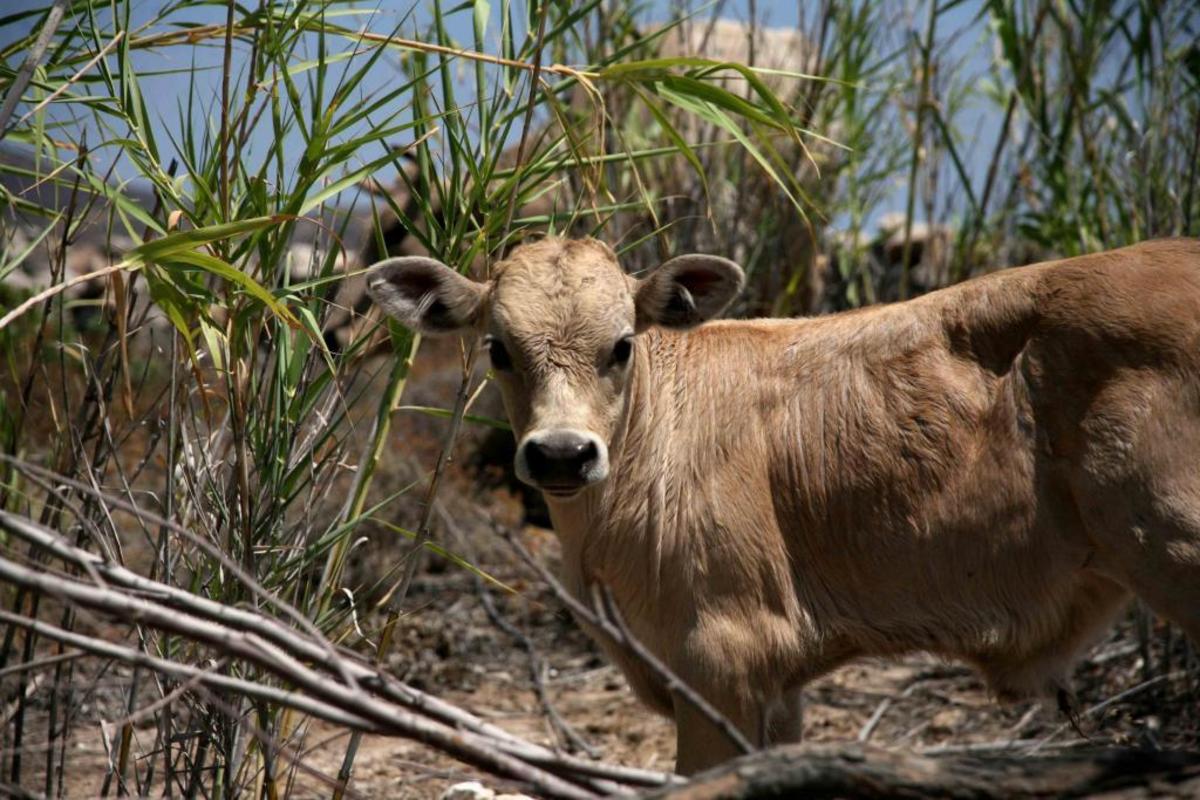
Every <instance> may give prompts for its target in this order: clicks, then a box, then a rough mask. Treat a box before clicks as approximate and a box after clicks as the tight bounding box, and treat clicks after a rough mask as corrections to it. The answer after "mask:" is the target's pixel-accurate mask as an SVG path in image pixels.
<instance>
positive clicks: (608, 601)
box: [497, 527, 755, 753]
mask: <svg viewBox="0 0 1200 800" xmlns="http://www.w3.org/2000/svg"><path fill="white" fill-rule="evenodd" d="M497 531H498V532H499V533H500V535H501V536H503V537H504V539H505V540H506V541H507V542H508V543H509V544H510V545H512V546H513V548H514V549H515V550H516V551H517V553H518V554H520V556H521V558H522V560H524V561H525V563H526V564H528V565H529V566H530V567H531V568H533V570H534V571H535V572H537V574H538V575H539V576H540V577H541V578H542V580H544V581H546V583H548V584H550V588H551V589H553V590H554V595H555V596H556V597H557V598H558V599H559V600H560V601H561V602H562V603H564V604H565V605H566V606H567V608H569V609H570V610H571V612H572V613H573V614H575V616H576V617H578V618H579V619H581V620H583V621H584V622H586V623H587V624H588V625H590V626H592V627H593V628H595V629H596V630H598V631H600V632H601V633H603V634H604V635H605V636H606V637H607V638H608V639H609V640H610V641H612V642H613V643H614V644H615V645H617V646H618V647H620V648H622V649H624V650H626V651H628V652H629V653H630V654H632V655H633V656H634V657H636V658H637V659H638V660H639V661H641V662H642V663H643V664H645V665H646V666H647V667H649V668H650V669H651V671H652V672H654V673H655V675H656V676H657V677H658V678H659V679H660V680H661V681H662V682H663V684H664V685H665V686H666V687H667V689H668V691H670V692H671V693H672V694H673V695H676V696H677V697H679V698H681V699H682V700H684V701H685V702H686V703H687V704H688V705H690V706H692V707H693V708H695V709H696V710H697V711H699V712H700V713H701V715H703V716H704V717H705V718H706V719H707V720H708V721H709V722H711V723H713V725H715V726H716V727H717V729H718V730H720V731H721V732H722V733H724V734H725V735H726V736H727V737H728V738H729V740H730V741H731V742H733V744H734V745H735V746H736V747H737V748H738V749H739V750H741V751H742V752H743V753H753V752H754V750H755V747H754V745H752V744H751V743H750V741H749V740H748V739H747V738H746V737H745V735H744V734H742V732H741V731H739V730H738V729H737V727H736V726H735V725H734V724H733V723H732V722H730V721H729V719H728V717H726V716H725V715H724V714H722V713H721V712H720V711H718V710H717V709H716V708H714V707H713V705H712V704H711V703H709V702H708V701H707V700H705V699H704V698H703V697H702V696H701V695H700V694H699V693H697V692H696V690H695V689H693V688H692V687H690V686H688V685H687V684H686V683H685V682H684V681H683V680H681V679H680V678H679V676H678V675H676V674H675V673H674V672H672V671H671V669H670V667H668V666H667V665H666V664H664V663H663V662H662V661H661V660H660V659H659V658H658V657H657V656H655V655H654V654H653V653H651V652H650V651H649V650H647V649H646V647H645V646H644V645H643V644H642V643H641V642H639V641H638V640H637V639H636V638H635V637H634V636H633V635H632V634H631V633H630V632H629V629H628V628H626V627H625V621H624V620H623V619H622V618H621V615H620V611H619V610H618V609H617V607H616V604H615V603H613V602H612V595H611V593H610V592H609V591H608V588H607V587H599V586H597V587H594V588H595V589H597V590H598V591H600V592H601V594H602V595H603V597H602V598H601V599H602V600H604V603H603V604H600V605H599V607H598V608H596V609H592V608H589V607H588V606H587V605H585V604H584V603H582V602H581V601H580V600H579V599H578V598H576V597H575V596H574V595H573V594H571V593H570V592H569V591H567V587H565V586H563V585H562V583H561V582H560V581H559V580H558V579H557V578H556V577H554V575H552V574H551V573H550V571H549V570H548V569H546V568H545V567H544V566H542V564H541V563H540V562H538V560H537V559H536V558H534V557H533V555H532V554H531V553H530V552H529V551H528V550H526V549H525V547H524V546H523V545H522V544H521V543H520V542H518V541H517V539H516V537H514V536H513V535H512V534H511V533H509V532H508V531H505V530H503V529H501V528H499V527H497Z"/></svg>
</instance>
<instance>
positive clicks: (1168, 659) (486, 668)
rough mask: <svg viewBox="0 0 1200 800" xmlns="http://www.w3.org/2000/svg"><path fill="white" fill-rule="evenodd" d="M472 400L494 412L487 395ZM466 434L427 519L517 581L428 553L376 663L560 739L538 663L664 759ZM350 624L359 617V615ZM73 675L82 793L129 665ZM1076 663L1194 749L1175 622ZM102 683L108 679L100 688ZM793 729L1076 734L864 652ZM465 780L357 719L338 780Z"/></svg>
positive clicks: (593, 745) (660, 740) (442, 400)
mask: <svg viewBox="0 0 1200 800" xmlns="http://www.w3.org/2000/svg"><path fill="white" fill-rule="evenodd" d="M419 373H420V374H417V375H415V376H414V381H413V384H412V388H413V394H412V395H410V396H406V402H408V403H413V404H417V405H440V406H442V407H444V406H445V405H447V402H446V400H447V395H448V394H452V392H453V390H454V389H455V388H456V387H457V383H458V378H457V375H456V374H454V373H455V371H454V370H435V371H434V374H429V373H428V372H422V371H419ZM493 402H494V401H493ZM482 412H487V413H490V414H494V413H497V409H495V408H494V407H493V408H491V409H486V408H485V409H481V413H482ZM401 416H404V415H401ZM409 416H411V417H412V419H411V420H407V421H404V422H400V423H398V425H397V429H396V432H395V440H396V442H397V444H396V448H395V452H396V454H400V453H402V454H403V459H404V463H391V464H390V465H389V466H390V469H388V470H384V471H383V474H382V477H381V480H382V481H383V483H384V485H381V486H380V487H379V491H380V493H381V494H383V493H386V492H387V491H389V486H388V485H387V484H389V483H395V484H402V483H406V482H408V481H409V480H411V477H412V474H411V467H412V464H413V463H419V464H432V463H433V459H434V455H435V454H436V451H437V449H438V442H439V441H440V439H441V434H442V428H441V425H442V424H443V423H441V422H440V421H437V420H432V421H431V420H430V419H429V418H424V417H419V416H418V415H409ZM480 439H481V435H480V434H479V433H478V432H474V433H472V432H467V441H466V442H465V443H464V447H462V448H460V449H459V459H458V463H457V464H456V466H455V468H454V469H452V471H451V474H450V476H449V479H448V483H447V484H446V486H445V487H444V490H443V492H442V494H441V498H442V501H443V503H444V505H445V507H446V509H447V512H448V515H447V516H448V517H450V518H452V519H453V520H455V523H454V526H453V528H452V529H449V528H447V527H446V525H442V526H441V528H440V529H439V531H438V534H437V535H438V536H439V538H440V539H441V542H442V544H443V545H445V546H446V547H447V548H449V549H450V550H452V551H454V552H457V553H460V554H461V555H463V556H464V557H466V558H468V559H469V560H471V561H472V562H473V563H475V564H477V565H479V566H480V567H481V568H482V569H484V570H486V571H487V572H488V573H489V574H490V575H492V576H494V577H495V578H496V579H498V580H499V581H502V582H503V583H505V584H506V585H508V586H509V587H511V588H512V589H513V590H515V592H514V593H509V592H506V591H504V590H501V589H499V588H496V587H495V586H490V585H489V584H486V583H485V582H483V581H481V580H480V579H478V578H477V577H476V576H475V575H473V574H471V573H470V572H467V571H465V570H463V569H461V568H459V567H456V566H453V565H451V564H449V563H447V562H446V561H444V560H442V559H439V558H437V557H432V556H431V557H429V558H428V559H427V560H426V562H425V566H424V568H423V569H422V571H421V572H420V573H418V577H417V580H416V582H415V583H414V585H413V587H412V591H411V592H410V594H409V596H408V598H407V599H406V602H405V604H404V608H405V609H406V610H407V613H406V614H405V616H404V617H403V619H402V621H401V623H400V625H399V628H398V632H397V640H396V643H395V646H394V647H393V649H392V653H393V655H392V656H391V658H390V659H389V662H388V665H389V668H390V669H391V670H392V671H393V672H394V673H395V674H397V675H398V676H400V677H402V678H403V679H405V680H407V681H409V682H410V683H412V684H413V685H415V686H418V687H419V688H422V689H425V690H427V691H429V692H432V693H434V694H436V695H438V696H439V697H441V698H443V699H445V700H447V701H449V702H451V703H455V704H457V705H460V706H462V707H464V708H466V709H469V710H470V711H472V712H474V713H475V714H477V715H479V716H480V717H483V718H484V719H486V720H488V721H491V722H494V723H495V724H497V725H500V726H502V727H504V728H506V729H508V730H510V731H512V732H514V733H518V734H520V735H521V736H525V737H528V738H529V739H532V740H536V741H539V742H542V743H545V744H550V745H555V746H560V747H564V748H566V747H570V746H571V745H570V744H569V743H568V739H567V737H566V735H564V732H563V731H562V730H561V727H562V726H559V727H556V726H554V725H553V724H552V723H551V722H550V721H549V715H548V713H547V708H546V707H545V705H544V704H543V703H542V702H541V701H540V700H539V698H538V695H537V694H536V693H535V691H534V686H535V683H534V679H533V665H534V664H536V665H537V666H538V667H539V674H538V679H539V680H540V682H541V684H542V685H543V686H544V689H545V697H546V700H547V701H548V705H550V706H552V707H553V710H554V712H555V713H556V714H557V715H558V716H560V717H561V719H562V721H563V723H564V724H565V726H567V727H569V728H570V730H571V732H572V736H573V737H574V738H577V739H578V740H581V741H582V742H583V743H584V744H585V745H586V747H587V748H588V749H589V750H590V751H591V752H592V753H593V754H594V755H595V756H596V757H598V758H601V759H603V760H606V761H612V762H617V763H621V764H625V765H630V766H639V767H648V768H654V769H660V770H667V769H670V767H671V764H672V762H673V760H674V749H675V744H674V734H673V731H672V727H671V724H670V723H669V722H668V721H666V720H664V719H661V718H658V717H656V716H654V715H652V714H651V713H650V712H648V711H647V710H645V709H644V708H642V707H641V706H639V704H638V703H637V701H635V700H634V698H633V696H632V694H631V693H630V691H629V689H628V687H627V685H626V683H625V681H624V679H623V678H622V677H621V675H620V673H619V672H617V670H616V669H614V668H613V667H612V666H610V665H609V664H608V663H607V662H606V661H605V659H604V658H603V657H602V656H601V655H600V653H599V651H598V650H597V648H596V647H595V645H593V644H592V643H591V642H590V640H589V639H588V638H587V637H586V636H585V635H584V634H583V633H582V632H581V631H580V630H579V629H578V628H577V627H576V626H575V624H574V622H573V621H572V620H571V619H570V617H569V615H568V614H567V613H566V612H565V610H564V609H563V608H562V606H561V605H560V603H559V602H558V601H557V600H556V599H555V598H554V596H553V595H552V594H551V593H550V591H549V590H548V589H547V587H545V586H544V585H542V584H541V582H540V581H539V580H538V579H537V578H536V576H535V575H533V574H532V573H531V572H530V571H529V570H528V569H527V568H526V567H523V566H521V565H520V562H519V560H518V559H517V557H516V556H515V554H514V553H513V552H512V551H511V549H510V548H509V546H508V544H507V543H505V542H504V541H502V540H501V539H500V537H499V536H497V534H496V533H495V531H494V529H493V523H499V524H502V525H505V526H510V527H512V528H515V529H516V530H517V531H518V532H519V536H520V537H521V538H522V540H523V541H524V542H525V544H526V546H527V547H528V548H529V549H530V550H531V551H532V552H534V553H535V554H536V555H537V556H538V557H539V558H540V559H542V560H543V561H544V562H545V563H547V564H548V565H550V566H551V567H553V566H554V564H555V561H556V559H557V553H558V547H557V542H556V540H555V538H554V536H553V534H552V533H551V532H549V531H547V530H546V529H544V528H541V527H537V526H534V525H529V524H524V523H523V522H522V520H523V511H522V508H521V504H520V502H519V501H518V499H517V498H516V497H515V496H514V495H512V494H511V493H510V491H509V490H508V489H507V488H505V487H504V486H503V485H500V484H502V483H503V481H501V480H497V479H496V476H494V475H489V474H488V469H487V468H485V469H484V470H483V473H484V474H481V473H480V470H479V468H478V467H471V466H470V463H469V462H470V461H471V458H470V452H471V450H472V449H473V448H474V449H476V450H477V449H478V447H479V442H480ZM395 458H397V459H398V458H401V456H400V455H396V456H395ZM405 464H407V465H408V467H405ZM488 487H491V488H488ZM395 513H396V514H397V515H399V517H400V518H397V519H396V520H395V521H396V522H397V523H398V524H402V525H406V526H411V525H413V524H414V522H415V519H406V518H404V517H405V516H406V515H407V516H413V515H415V514H416V513H417V508H416V506H415V505H413V506H402V507H400V508H397V509H395ZM366 533H367V535H368V536H369V538H370V540H371V541H370V542H369V543H368V544H366V545H365V546H363V547H360V548H358V549H356V550H355V552H354V557H355V560H354V564H353V565H352V566H353V570H354V572H355V574H356V577H357V578H358V579H359V580H362V581H369V580H371V579H372V577H375V576H378V575H379V573H380V572H381V571H382V572H387V570H388V569H389V568H393V567H394V566H395V562H396V556H397V555H398V553H399V552H401V548H402V546H401V545H399V544H396V543H395V537H394V536H390V537H389V536H387V535H385V529H383V528H376V529H372V528H370V527H368V528H367V529H366ZM485 593H486V597H485ZM485 600H486V601H490V603H491V605H492V606H493V609H492V610H493V613H489V608H488V603H487V602H485ZM364 622H365V623H369V622H370V621H369V620H364ZM364 628H365V629H367V630H369V629H370V625H369V624H365V625H364ZM526 643H528V645H529V647H526ZM359 644H360V645H362V646H363V647H364V649H369V645H367V644H365V643H363V642H360V643H359ZM86 677H87V680H88V681H90V682H91V684H92V688H95V689H97V692H96V698H97V699H96V702H95V704H94V706H93V708H92V709H82V710H81V711H82V713H81V717H82V719H81V720H80V724H79V725H78V726H77V727H76V728H75V731H74V733H73V735H72V738H71V740H70V741H69V744H68V746H69V748H70V757H69V758H68V762H67V763H68V765H69V767H68V769H69V774H68V775H67V776H66V777H67V787H68V794H69V796H71V797H94V796H97V795H98V793H99V792H100V789H101V786H102V783H103V776H104V772H105V765H106V764H107V763H108V756H107V755H106V749H105V744H104V741H105V736H104V734H103V729H102V728H101V725H100V723H99V720H100V719H101V718H108V719H113V718H116V716H119V713H117V714H116V715H115V716H114V714H113V713H112V712H114V711H117V712H119V711H120V710H121V709H120V708H119V706H120V705H121V704H123V703H124V702H125V700H124V697H125V694H124V688H123V687H125V686H127V685H128V680H129V671H128V670H127V669H124V668H121V667H118V666H112V667H110V668H109V670H108V671H107V672H105V673H103V674H95V675H88V676H86ZM1075 678H1076V688H1077V690H1078V696H1079V702H1080V705H1081V707H1082V709H1084V710H1085V713H1084V716H1083V720H1082V730H1083V732H1084V733H1085V734H1086V735H1087V736H1089V737H1091V739H1092V740H1093V743H1096V744H1113V743H1116V744H1138V745H1141V746H1150V747H1153V746H1161V747H1164V748H1166V747H1182V748H1191V749H1196V748H1200V669H1198V668H1197V664H1196V659H1195V655H1194V654H1192V653H1191V651H1190V650H1189V649H1188V647H1187V645H1186V643H1185V642H1183V641H1182V639H1181V637H1180V635H1179V633H1178V632H1177V631H1174V630H1172V629H1171V628H1169V627H1168V626H1166V625H1163V624H1161V623H1159V622H1156V621H1154V620H1152V619H1150V618H1148V617H1146V616H1144V615H1141V614H1140V612H1138V611H1137V610H1133V611H1131V612H1130V614H1129V616H1128V617H1127V618H1126V620H1125V621H1124V622H1123V623H1122V624H1121V625H1120V626H1119V627H1118V628H1117V629H1115V630H1114V631H1113V632H1112V633H1111V635H1110V636H1109V637H1108V638H1107V639H1106V640H1105V641H1104V642H1103V643H1101V644H1100V645H1099V646H1098V647H1097V648H1096V649H1095V650H1094V651H1093V652H1092V654H1091V655H1090V657H1089V658H1088V659H1087V660H1086V662H1085V663H1083V664H1082V665H1081V666H1080V668H1079V669H1078V671H1077V673H1076V676H1075ZM109 684H111V686H112V688H111V691H110V690H108V689H106V688H105V687H107V686H108V685H109ZM108 695H111V697H108ZM105 697H108V699H107V701H106V700H105V699H104V698H105ZM149 699H152V698H148V700H149ZM31 702H32V704H33V705H35V706H37V705H38V704H39V703H40V702H41V700H40V699H39V696H38V695H36V694H35V696H34V697H33V698H32V699H31ZM114 706H116V708H114ZM6 713H8V711H6ZM34 722H35V727H34V729H33V730H31V731H30V733H29V735H28V741H29V742H31V743H36V742H39V741H44V738H43V733H41V732H39V731H38V730H37V727H36V726H37V725H38V724H43V725H44V718H43V719H42V720H41V721H39V720H38V719H37V716H36V715H35V717H34ZM154 724H155V722H154V718H153V716H152V715H146V716H144V717H143V718H142V719H141V720H140V721H139V722H138V725H137V726H136V727H135V731H134V737H135V747H134V748H133V752H134V753H140V754H141V755H140V757H141V758H153V757H154V754H153V753H151V752H149V751H150V750H151V748H152V747H153V741H154V732H155V729H154ZM804 728H805V729H804V733H805V737H806V738H807V739H808V740H809V741H814V742H850V741H854V740H857V739H869V741H870V742H872V743H873V744H876V745H881V746H885V747H891V748H897V749H902V750H909V751H921V750H928V749H931V748H932V749H938V748H942V749H945V748H986V747H1012V748H1021V749H1024V750H1030V749H1035V748H1039V747H1041V748H1046V747H1055V746H1071V745H1072V744H1079V743H1081V742H1084V741H1085V740H1083V739H1081V737H1080V736H1079V734H1078V733H1077V732H1076V731H1075V730H1073V729H1072V728H1071V727H1070V726H1069V725H1067V724H1066V723H1065V720H1064V718H1063V717H1062V716H1061V715H1060V714H1059V712H1058V711H1057V709H1054V708H1043V707H1041V706H1038V705H1035V704H1022V705H1015V706H1005V707H1002V706H998V705H996V704H995V703H993V702H992V700H991V699H990V698H989V696H988V695H987V693H986V691H985V690H984V687H983V686H982V684H981V683H980V681H979V680H978V678H977V677H976V676H975V675H974V674H973V673H972V672H971V671H969V670H968V669H966V668H964V667H962V666H960V665H956V664H948V663H944V662H941V661H938V660H935V659H932V658H929V657H927V656H922V655H913V656H910V657H907V658H904V659H898V660H878V661H862V662H858V663H854V664H852V665H849V666H847V667H844V668H842V669H840V670H838V671H836V672H834V673H832V674H830V675H827V676H825V677H823V678H821V679H820V680H818V681H816V682H815V683H814V684H813V685H812V686H811V687H810V688H809V689H808V691H807V693H806V708H805V726H804ZM109 733H110V734H111V733H112V732H111V731H109ZM348 739H349V735H348V733H347V732H346V731H342V730H338V729H335V728H333V727H331V726H327V725H323V724H313V725H311V726H310V727H309V729H308V733H307V736H306V737H305V739H304V742H303V758H302V762H303V765H304V769H303V770H297V771H295V773H294V779H293V783H292V787H291V791H290V795H291V796H293V797H297V798H316V797H329V796H330V794H331V791H330V787H329V785H328V783H327V782H326V781H327V779H328V777H331V776H334V775H336V774H337V773H338V770H339V767H340V765H341V763H342V758H343V754H344V752H345V749H346V745H347V742H348ZM110 741H111V740H110ZM10 744H11V743H4V745H5V746H9V745H10ZM43 758H44V755H42V754H40V753H36V752H32V751H31V752H30V754H29V756H28V760H27V764H28V765H29V766H27V768H26V769H27V772H26V774H27V775H28V781H29V782H28V783H27V782H26V781H25V780H23V781H22V784H23V785H25V786H28V787H29V788H30V789H32V790H34V791H40V787H41V779H40V776H39V775H38V764H39V763H40V762H41V761H42V760H43ZM322 776H326V777H325V778H322ZM470 779H479V780H482V781H483V782H484V783H485V784H487V785H489V786H492V787H495V788H507V787H505V785H504V783H503V782H502V781H500V780H498V779H495V778H490V777H488V776H480V775H478V774H477V773H476V771H474V770H473V769H471V768H469V767H466V766H463V765H461V764H458V763H456V762H454V761H452V760H451V759H448V758H446V757H444V756H441V755H439V754H438V753H435V752H433V751H431V750H430V749H428V748H426V747H424V746H422V745H419V744H416V743H413V742H410V741H405V740H400V739H388V738H383V737H375V736H368V737H365V738H364V739H363V741H362V743H361V746H360V748H359V751H358V755H357V758H356V759H355V762H354V771H353V780H352V783H351V787H350V788H351V794H350V796H361V797H379V798H427V797H437V796H438V795H439V794H440V793H441V792H442V791H443V790H444V789H445V788H446V787H447V786H449V785H451V784H453V783H456V782H459V781H462V780H470ZM4 787H5V785H4V784H3V782H2V781H0V795H3V794H5V793H6V792H5V788H4ZM13 789H14V787H9V790H13ZM114 794H115V792H114ZM154 794H155V795H156V796H157V795H158V792H155V793H154ZM110 796H111V795H110Z"/></svg>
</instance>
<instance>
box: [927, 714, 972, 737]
mask: <svg viewBox="0 0 1200 800" xmlns="http://www.w3.org/2000/svg"><path fill="white" fill-rule="evenodd" d="M966 721H967V712H966V711H963V710H962V709H961V708H947V709H943V710H942V711H939V712H938V713H936V714H934V715H933V719H931V720H930V721H929V730H930V732H931V733H953V732H954V731H957V730H958V729H959V728H961V727H962V725H963V723H965V722H966Z"/></svg>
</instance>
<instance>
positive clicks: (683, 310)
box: [634, 254, 745, 330]
mask: <svg viewBox="0 0 1200 800" xmlns="http://www.w3.org/2000/svg"><path fill="white" fill-rule="evenodd" d="M744 282H745V276H744V275H743V274H742V268H741V267H739V266H738V265H737V264H735V263H733V262H732V261H730V260H729V259H727V258H721V257H719V256H708V255H700V254H695V255H686V256H676V257H675V258H672V259H671V260H670V261H667V262H664V263H663V264H662V265H661V266H660V267H658V269H656V270H654V272H652V273H650V274H649V275H648V276H646V277H645V278H643V279H642V280H641V281H639V282H638V287H637V295H636V297H635V298H634V304H635V306H636V307H637V328H638V330H643V329H645V328H648V327H650V326H651V325H661V326H662V327H664V328H678V329H684V328H692V327H695V326H696V325H699V324H700V323H701V322H704V321H706V320H710V319H712V318H713V317H715V316H717V315H718V314H720V313H721V312H722V311H724V310H725V308H726V307H727V306H728V305H729V304H730V303H731V302H733V298H735V297H737V296H738V293H739V292H741V291H742V284H743V283H744Z"/></svg>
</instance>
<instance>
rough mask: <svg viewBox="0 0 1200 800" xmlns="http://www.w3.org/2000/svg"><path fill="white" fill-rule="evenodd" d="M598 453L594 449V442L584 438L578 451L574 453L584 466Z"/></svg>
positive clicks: (593, 459) (594, 458)
mask: <svg viewBox="0 0 1200 800" xmlns="http://www.w3.org/2000/svg"><path fill="white" fill-rule="evenodd" d="M598 455H599V452H598V451H597V450H596V443H595V442H593V441H592V440H591V439H585V440H583V442H581V443H580V445H579V451H578V453H577V455H576V458H578V459H579V462H580V466H584V465H587V464H590V463H591V462H593V461H595V460H596V456H598Z"/></svg>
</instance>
